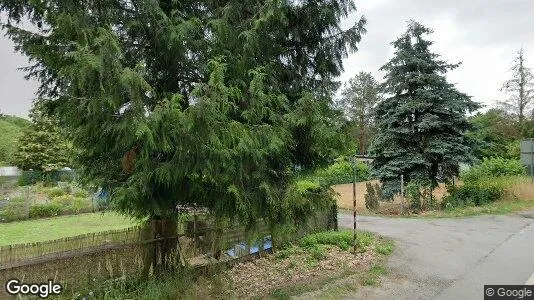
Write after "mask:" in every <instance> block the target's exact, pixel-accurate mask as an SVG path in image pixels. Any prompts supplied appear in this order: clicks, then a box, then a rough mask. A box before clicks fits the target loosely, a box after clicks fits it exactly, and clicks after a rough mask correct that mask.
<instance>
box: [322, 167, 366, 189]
mask: <svg viewBox="0 0 534 300" xmlns="http://www.w3.org/2000/svg"><path fill="white" fill-rule="evenodd" d="M369 174H370V173H369V167H368V166H367V165H366V164H364V163H361V162H358V163H357V164H356V177H357V178H356V180H357V181H366V180H369V176H370V175H369ZM315 176H316V177H317V178H318V179H319V181H320V182H321V183H322V184H325V185H334V184H344V183H351V182H352V181H353V180H354V169H353V166H352V164H351V163H350V162H347V161H341V162H336V163H334V164H333V165H330V166H329V167H327V168H326V169H322V170H319V171H317V172H316V174H315Z"/></svg>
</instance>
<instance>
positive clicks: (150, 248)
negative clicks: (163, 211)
mask: <svg viewBox="0 0 534 300" xmlns="http://www.w3.org/2000/svg"><path fill="white" fill-rule="evenodd" d="M177 235H178V222H177V221H176V219H174V218H162V217H158V216H155V217H153V218H152V219H150V220H149V221H148V224H147V227H146V229H145V234H144V240H146V241H149V242H148V243H147V244H145V249H144V250H145V255H144V267H143V274H142V276H143V277H145V278H147V277H148V276H149V275H150V270H151V269H152V270H153V273H154V274H160V273H162V272H163V271H166V270H172V269H174V268H176V267H180V266H182V265H184V263H185V262H184V258H183V257H182V255H181V251H180V247H179V242H178V237H177Z"/></svg>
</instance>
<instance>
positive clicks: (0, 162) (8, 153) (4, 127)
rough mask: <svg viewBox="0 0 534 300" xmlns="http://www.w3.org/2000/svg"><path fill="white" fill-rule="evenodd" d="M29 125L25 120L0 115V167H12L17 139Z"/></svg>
mask: <svg viewBox="0 0 534 300" xmlns="http://www.w3.org/2000/svg"><path fill="white" fill-rule="evenodd" d="M29 125H30V122H29V121H27V120H26V119H22V118H19V117H15V116H6V115H2V114H0V132H1V133H2V138H0V166H4V165H12V163H13V155H14V154H15V152H16V151H17V148H18V141H19V138H20V137H21V136H22V134H23V131H24V130H25V129H26V128H27V127H28V126H29Z"/></svg>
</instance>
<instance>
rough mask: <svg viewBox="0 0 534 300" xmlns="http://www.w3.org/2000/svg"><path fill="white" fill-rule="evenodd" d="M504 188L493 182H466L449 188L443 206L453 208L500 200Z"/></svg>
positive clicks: (480, 204)
mask: <svg viewBox="0 0 534 300" xmlns="http://www.w3.org/2000/svg"><path fill="white" fill-rule="evenodd" d="M503 194H504V189H503V188H502V187H500V186H496V185H493V184H488V182H486V184H477V185H471V184H466V185H463V186H461V187H453V188H449V189H448V195H447V196H446V197H445V198H444V199H443V201H442V202H441V204H442V206H443V208H445V209H451V208H456V207H465V206H482V205H485V204H488V203H491V202H495V201H497V200H499V199H500V198H501V197H502V196H503Z"/></svg>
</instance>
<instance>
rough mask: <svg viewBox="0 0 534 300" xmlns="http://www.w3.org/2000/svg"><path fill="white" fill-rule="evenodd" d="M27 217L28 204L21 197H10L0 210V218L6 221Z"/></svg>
mask: <svg viewBox="0 0 534 300" xmlns="http://www.w3.org/2000/svg"><path fill="white" fill-rule="evenodd" d="M27 218H28V206H27V204H26V201H25V200H24V198H22V197H15V198H13V199H11V200H10V201H9V202H8V204H7V205H6V206H5V207H4V208H3V209H2V211H0V219H3V220H4V221H6V222H11V221H18V220H25V219H27Z"/></svg>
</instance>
